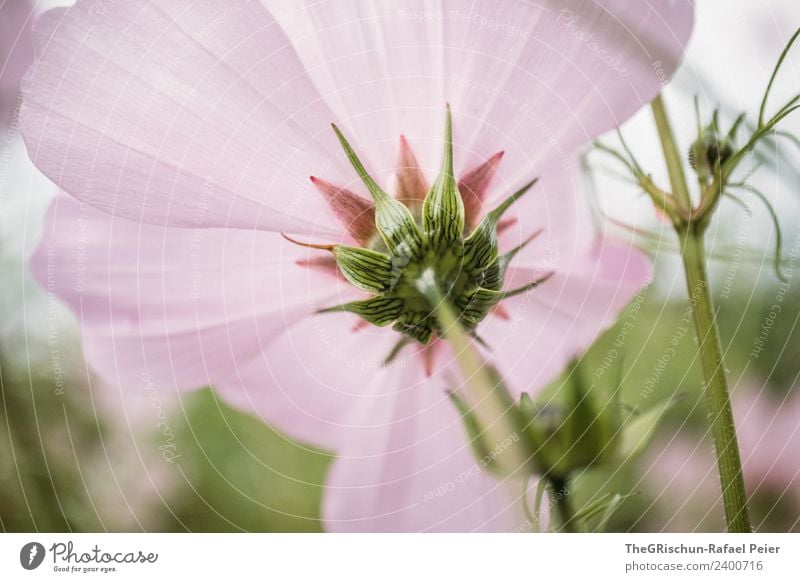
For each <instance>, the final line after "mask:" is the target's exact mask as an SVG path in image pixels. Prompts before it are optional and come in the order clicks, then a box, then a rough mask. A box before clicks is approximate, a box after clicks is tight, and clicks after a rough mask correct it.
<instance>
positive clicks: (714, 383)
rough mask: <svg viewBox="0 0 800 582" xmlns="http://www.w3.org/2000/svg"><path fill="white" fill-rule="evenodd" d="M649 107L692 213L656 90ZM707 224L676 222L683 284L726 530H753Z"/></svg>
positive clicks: (676, 186)
mask: <svg viewBox="0 0 800 582" xmlns="http://www.w3.org/2000/svg"><path fill="white" fill-rule="evenodd" d="M652 110H653V117H654V118H655V121H656V126H657V127H658V135H659V138H660V140H661V146H662V148H663V150H664V159H665V161H666V164H667V169H668V171H669V177H670V182H671V185H672V190H673V193H674V194H675V197H676V199H677V201H678V203H679V204H680V205H682V206H683V208H684V209H685V210H686V211H687V215H688V216H690V217H692V212H691V211H692V206H691V198H690V196H689V188H688V186H687V183H686V176H685V175H684V172H683V165H682V160H681V157H680V154H679V152H678V148H677V145H676V144H675V138H674V136H673V133H672V128H671V126H670V123H669V118H668V116H667V112H666V108H665V107H664V103H663V102H662V100H661V97H660V96H659V97H657V98H656V100H655V101H653V104H652ZM706 225H707V220H706V217H704V216H701V217H696V218H695V217H692V218H690V219H689V220H688V221H687V222H686V223H684V224H680V223H676V224H675V230H676V231H677V233H678V236H679V237H680V241H681V256H682V259H683V267H684V271H685V273H686V285H687V289H688V292H689V302H690V306H691V308H692V318H693V320H694V327H695V333H696V335H697V345H698V349H699V351H700V360H701V363H702V368H703V376H704V378H705V393H706V400H707V402H708V408H709V420H710V422H711V431H712V433H713V435H714V448H715V452H716V455H717V467H718V469H719V476H720V483H721V486H722V500H723V504H724V506H725V518H726V521H727V525H728V531H729V532H737V533H744V532H751V531H752V528H751V526H750V516H749V513H748V509H747V495H746V493H745V488H744V479H743V477H742V461H741V456H740V454H739V444H738V442H737V439H736V429H735V426H734V421H733V411H732V409H731V401H730V394H729V391H728V381H727V379H726V377H725V365H724V362H723V358H722V345H721V343H720V339H719V330H718V329H717V322H716V318H715V313H714V306H713V303H712V301H711V293H710V292H709V285H708V272H707V268H706V251H705V244H704V240H703V238H704V231H705V226H706Z"/></svg>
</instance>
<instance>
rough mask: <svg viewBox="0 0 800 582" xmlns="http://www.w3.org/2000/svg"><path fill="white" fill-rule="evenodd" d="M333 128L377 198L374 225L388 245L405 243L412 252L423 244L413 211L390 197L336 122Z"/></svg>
mask: <svg viewBox="0 0 800 582" xmlns="http://www.w3.org/2000/svg"><path fill="white" fill-rule="evenodd" d="M333 130H334V131H335V132H336V136H337V137H338V138H339V143H341V144H342V149H344V151H345V154H347V159H349V160H350V163H351V164H352V165H353V168H354V169H355V171H356V173H357V174H358V176H359V177H360V178H361V181H362V182H364V185H365V186H366V187H367V190H368V191H369V193H370V195H371V196H372V199H373V200H374V201H375V226H376V227H377V229H378V232H379V233H380V235H381V238H382V239H383V241H384V243H386V247H387V248H388V249H389V250H390V251H394V250H395V249H396V248H397V247H399V246H405V247H406V248H407V250H408V252H409V253H413V252H414V251H415V250H416V249H418V248H419V247H420V246H421V244H422V234H421V233H420V231H419V227H418V226H417V223H416V221H415V220H414V216H413V215H412V214H411V211H410V210H409V209H408V208H407V207H406V205H405V204H403V203H402V202H400V201H399V200H395V199H394V198H392V197H391V196H389V195H388V194H387V193H386V192H385V191H384V190H383V188H381V187H380V186H379V185H378V183H377V182H375V180H373V178H372V176H370V175H369V173H368V172H367V170H366V168H365V167H364V164H362V163H361V160H360V159H359V158H358V155H357V154H356V152H355V150H354V149H353V147H352V146H351V145H350V142H348V141H347V138H345V136H344V134H343V133H342V132H341V131H340V130H339V128H338V127H336V125H333Z"/></svg>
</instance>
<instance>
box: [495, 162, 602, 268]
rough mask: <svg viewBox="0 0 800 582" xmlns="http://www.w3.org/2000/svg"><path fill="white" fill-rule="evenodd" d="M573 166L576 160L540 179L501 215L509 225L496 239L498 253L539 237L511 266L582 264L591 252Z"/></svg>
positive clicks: (582, 192)
mask: <svg viewBox="0 0 800 582" xmlns="http://www.w3.org/2000/svg"><path fill="white" fill-rule="evenodd" d="M577 164H578V160H577V158H576V159H575V160H574V161H573V162H571V164H570V167H569V168H568V169H564V170H563V171H559V172H553V173H551V174H547V175H545V176H544V177H542V179H541V180H539V181H538V182H537V183H536V184H534V186H533V187H532V188H531V189H530V190H529V191H528V193H527V194H525V196H523V197H522V198H521V199H519V200H518V201H517V202H516V203H515V204H514V205H513V206H512V207H511V208H510V209H509V210H508V211H507V212H506V214H505V215H504V220H509V221H512V224H511V226H509V227H508V228H505V229H502V232H500V233H499V235H498V244H499V248H500V252H503V253H506V252H509V251H510V250H511V249H513V248H515V247H517V246H519V245H520V244H522V243H524V242H525V241H527V240H528V238H529V237H530V236H531V235H533V234H536V233H539V234H537V236H536V238H535V239H534V240H533V241H531V242H530V243H529V244H527V245H526V246H525V247H524V248H523V249H522V250H521V251H520V252H519V253H518V254H517V255H516V256H515V258H514V262H513V265H514V266H516V267H526V268H529V269H535V268H538V267H540V266H542V265H548V264H560V265H569V264H570V263H571V262H572V261H574V260H579V261H582V260H584V259H585V257H586V253H589V252H591V251H592V249H593V247H594V245H595V232H596V227H595V225H594V224H593V223H592V217H591V213H590V209H589V198H588V196H587V194H586V188H585V187H584V184H583V179H584V178H583V176H582V175H581V174H580V172H579V171H578V167H577ZM510 194H511V192H508V193H507V195H510ZM494 206H495V204H490V205H487V206H486V207H485V208H486V210H491V209H492V208H493V207H494Z"/></svg>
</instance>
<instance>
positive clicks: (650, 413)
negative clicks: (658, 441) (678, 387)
mask: <svg viewBox="0 0 800 582" xmlns="http://www.w3.org/2000/svg"><path fill="white" fill-rule="evenodd" d="M674 406H675V401H674V400H667V401H666V402H661V403H659V404H657V405H655V406H654V407H653V408H650V409H649V410H647V411H646V412H643V413H641V414H639V415H637V416H635V417H634V418H633V419H631V420H629V421H628V422H627V423H626V424H625V426H624V427H623V428H622V435H621V436H620V439H619V450H618V452H617V454H618V456H619V458H620V461H622V462H625V461H628V460H631V459H633V458H635V457H636V456H637V455H639V454H640V453H641V452H642V451H644V450H645V449H646V448H647V445H649V444H650V442H651V441H652V440H653V437H654V436H655V434H656V429H658V426H659V424H661V421H662V420H663V419H664V416H666V414H667V412H669V411H670V410H671V409H672V408H673V407H674Z"/></svg>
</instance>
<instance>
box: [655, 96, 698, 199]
mask: <svg viewBox="0 0 800 582" xmlns="http://www.w3.org/2000/svg"><path fill="white" fill-rule="evenodd" d="M651 108H652V110H653V118H654V119H655V121H656V127H657V128H658V136H659V138H660V139H661V149H662V150H663V151H664V160H665V161H666V163H667V171H668V172H669V181H670V183H671V184H672V193H673V194H674V195H675V198H677V199H678V203H679V204H680V206H681V207H682V208H683V210H687V211H688V210H689V209H691V207H692V197H691V195H690V194H689V187H688V186H687V185H686V175H685V174H684V172H683V160H682V158H681V154H680V152H679V151H678V146H677V145H676V143H675V136H674V135H673V134H672V127H671V126H670V123H669V118H668V117H667V110H666V108H665V107H664V102H663V101H662V99H661V95H659V96H658V97H656V98H655V100H654V101H653V103H652V104H651Z"/></svg>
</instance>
